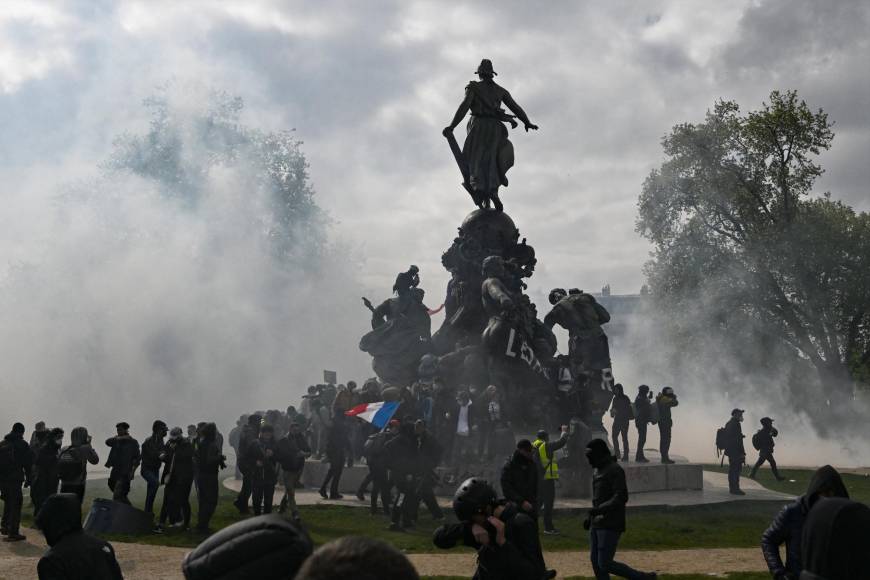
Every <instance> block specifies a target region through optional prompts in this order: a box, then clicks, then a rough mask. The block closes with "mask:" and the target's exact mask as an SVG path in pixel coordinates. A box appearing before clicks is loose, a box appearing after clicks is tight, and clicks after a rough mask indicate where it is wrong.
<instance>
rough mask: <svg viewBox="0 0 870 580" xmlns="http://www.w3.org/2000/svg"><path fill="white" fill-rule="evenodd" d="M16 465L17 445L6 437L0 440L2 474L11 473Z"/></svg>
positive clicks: (0, 468)
mask: <svg viewBox="0 0 870 580" xmlns="http://www.w3.org/2000/svg"><path fill="white" fill-rule="evenodd" d="M16 466H17V465H16V463H15V446H14V445H13V444H12V443H11V442H9V441H6V440H5V439H4V440H3V441H0V475H9V474H10V473H12V472H14V471H15V468H16Z"/></svg>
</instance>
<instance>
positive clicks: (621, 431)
mask: <svg viewBox="0 0 870 580" xmlns="http://www.w3.org/2000/svg"><path fill="white" fill-rule="evenodd" d="M620 436H622V455H620V453H619V437H620ZM613 454H614V455H615V456H616V458H617V459H619V458H620V457H622V458H623V459H624V460H625V461H628V454H629V451H628V422H625V423H616V422H615V421H614V423H613Z"/></svg>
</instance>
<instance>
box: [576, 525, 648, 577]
mask: <svg viewBox="0 0 870 580" xmlns="http://www.w3.org/2000/svg"><path fill="white" fill-rule="evenodd" d="M621 535H622V532H618V531H616V530H604V529H600V528H592V529H591V530H590V531H589V558H590V560H592V570H593V571H594V572H595V578H596V580H609V579H610V574H611V573H613V574H616V575H617V576H619V577H620V578H628V579H629V580H632V579H634V578H643V577H644V573H643V572H638V571H637V570H635V569H634V568H631V567H629V566H626V565H625V564H623V563H622V562H617V561H615V560H614V559H613V558H614V557H615V556H616V547H617V546H618V545H619V536H621Z"/></svg>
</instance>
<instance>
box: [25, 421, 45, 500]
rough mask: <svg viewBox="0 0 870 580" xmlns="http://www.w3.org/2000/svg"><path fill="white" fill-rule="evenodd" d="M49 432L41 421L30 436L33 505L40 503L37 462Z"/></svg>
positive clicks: (31, 498) (31, 495)
mask: <svg viewBox="0 0 870 580" xmlns="http://www.w3.org/2000/svg"><path fill="white" fill-rule="evenodd" d="M49 431H50V429H48V428H46V426H45V422H44V421H40V422H39V423H37V424H36V425H35V427H34V429H33V432H32V433H31V434H30V456H31V457H32V458H33V463H32V464H31V466H30V503H31V504H33V505H36V504H38V503H39V501H40V498H39V486H38V485H36V475H37V474H36V469H37V468H36V461H37V459H38V458H39V452H40V450H41V449H42V446H43V445H45V442H46V441H48V436H49Z"/></svg>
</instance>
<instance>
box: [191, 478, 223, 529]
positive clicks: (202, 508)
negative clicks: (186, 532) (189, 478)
mask: <svg viewBox="0 0 870 580" xmlns="http://www.w3.org/2000/svg"><path fill="white" fill-rule="evenodd" d="M196 481H197V484H196V486H197V488H198V489H199V493H198V495H197V497H198V499H199V515H198V517H197V523H196V527H197V528H198V529H200V530H207V529H208V525H209V522H211V517H212V516H213V515H214V511H215V509H216V508H217V504H218V475H217V473H201V472H200V473H199V475H197V477H196Z"/></svg>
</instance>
